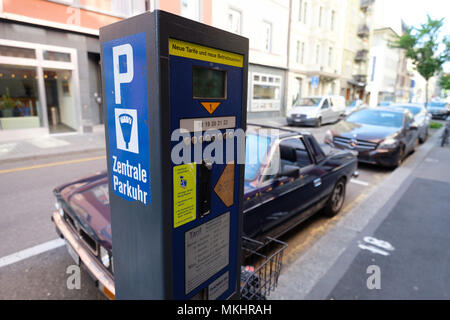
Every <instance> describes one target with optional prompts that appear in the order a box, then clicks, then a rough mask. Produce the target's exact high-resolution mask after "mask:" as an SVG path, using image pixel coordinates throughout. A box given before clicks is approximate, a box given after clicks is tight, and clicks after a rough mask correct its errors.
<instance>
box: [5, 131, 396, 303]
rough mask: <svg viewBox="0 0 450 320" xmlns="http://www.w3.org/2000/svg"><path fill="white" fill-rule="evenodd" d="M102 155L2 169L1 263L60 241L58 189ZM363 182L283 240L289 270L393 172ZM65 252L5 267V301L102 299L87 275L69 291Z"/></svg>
mask: <svg viewBox="0 0 450 320" xmlns="http://www.w3.org/2000/svg"><path fill="white" fill-rule="evenodd" d="M329 127H330V125H325V126H323V127H321V128H290V129H294V130H299V131H310V132H312V133H313V134H314V135H315V136H316V138H317V139H318V141H319V142H322V141H323V136H324V134H325V132H326V130H327V129H328V128H329ZM103 156H104V155H103V154H102V153H101V152H97V153H85V154H78V155H70V156H55V157H52V158H47V159H42V160H34V161H32V160H29V161H21V162H14V163H8V164H1V165H0V181H1V184H0V208H2V210H1V211H2V214H1V215H0V234H1V239H0V240H1V241H0V261H1V259H2V257H3V258H4V257H6V256H10V255H12V254H14V253H17V252H20V251H22V250H24V249H28V248H33V247H34V246H37V245H40V244H43V243H48V242H49V241H51V240H55V239H57V235H56V233H55V230H54V226H53V223H52V222H51V221H50V214H51V212H52V211H53V210H54V198H53V195H52V190H53V188H54V187H55V186H57V185H59V184H62V183H66V182H69V181H72V180H75V179H77V178H80V177H83V176H87V175H91V174H93V173H95V172H98V171H101V170H104V169H105V168H106V163H105V161H106V160H105V159H104V157H103ZM359 170H360V177H359V178H358V179H355V180H354V181H351V182H349V183H348V185H347V196H346V201H345V203H344V208H343V210H342V212H341V213H340V214H339V215H337V216H336V217H334V218H332V219H327V218H325V217H322V216H320V215H317V216H314V217H312V218H310V219H309V220H308V221H306V222H305V223H303V224H302V225H300V226H298V227H297V228H294V229H293V230H291V231H290V232H289V233H287V234H286V235H284V236H283V239H282V240H284V241H287V242H288V243H289V247H288V249H287V252H286V254H285V258H284V259H285V260H284V262H285V263H286V264H289V263H291V262H292V261H295V260H296V259H297V258H298V257H299V256H300V255H302V253H303V252H305V251H306V250H308V248H309V247H310V246H311V245H313V244H314V242H315V241H317V240H318V239H319V238H320V237H321V236H322V235H323V234H325V233H326V232H327V231H328V230H329V229H330V228H331V227H332V226H333V225H334V224H335V223H336V222H337V221H339V219H340V218H341V217H342V216H344V215H345V214H346V213H347V212H348V211H349V210H350V209H351V208H352V207H353V206H355V205H357V204H358V203H360V202H361V201H363V200H364V199H365V198H366V196H367V195H368V194H369V192H370V190H372V188H374V187H375V186H376V185H377V184H378V183H379V182H380V181H382V180H383V179H384V178H385V177H386V176H387V175H389V173H390V172H391V171H390V170H387V169H382V168H377V167H374V166H368V165H364V166H363V165H361V166H360V168H359ZM72 264H73V261H72V260H71V257H70V255H69V254H68V252H67V250H66V248H65V247H64V246H58V247H57V248H54V249H50V250H47V251H45V252H43V253H40V254H37V255H34V256H31V257H29V258H27V259H23V260H21V261H18V262H16V263H13V264H9V265H7V266H3V267H2V266H1V264H0V299H103V296H102V295H101V294H100V293H99V292H98V291H97V290H96V288H95V286H94V283H93V281H91V279H90V278H89V275H88V274H87V273H86V272H84V271H82V273H81V289H80V290H76V289H73V290H69V289H67V285H66V281H67V279H68V277H69V275H68V274H67V273H66V270H67V267H68V266H70V265H72Z"/></svg>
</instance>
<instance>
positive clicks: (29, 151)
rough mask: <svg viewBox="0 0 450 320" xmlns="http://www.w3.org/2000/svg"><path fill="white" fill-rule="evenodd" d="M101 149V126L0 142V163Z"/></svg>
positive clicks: (102, 143) (102, 142)
mask: <svg viewBox="0 0 450 320" xmlns="http://www.w3.org/2000/svg"><path fill="white" fill-rule="evenodd" d="M102 150H105V133H104V130H103V129H102V128H99V129H98V130H95V131H94V132H93V133H85V134H79V133H74V134H56V135H47V136H44V137H38V138H32V139H25V140H17V141H9V142H0V164H1V163H5V162H12V161H18V160H29V159H37V158H43V157H51V156H54V155H61V154H75V153H80V152H88V151H102Z"/></svg>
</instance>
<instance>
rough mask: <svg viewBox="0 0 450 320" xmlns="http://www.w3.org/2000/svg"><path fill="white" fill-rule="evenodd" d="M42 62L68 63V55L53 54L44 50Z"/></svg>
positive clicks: (61, 53) (62, 53)
mask: <svg viewBox="0 0 450 320" xmlns="http://www.w3.org/2000/svg"><path fill="white" fill-rule="evenodd" d="M43 56H44V60H50V61H62V62H70V61H71V60H70V53H64V52H55V51H48V50H45V51H44V53H43Z"/></svg>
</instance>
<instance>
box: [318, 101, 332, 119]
mask: <svg viewBox="0 0 450 320" xmlns="http://www.w3.org/2000/svg"><path fill="white" fill-rule="evenodd" d="M320 113H321V115H322V123H328V122H331V121H333V110H332V109H331V106H330V102H329V100H328V98H325V99H324V100H323V101H322V106H321V107H320Z"/></svg>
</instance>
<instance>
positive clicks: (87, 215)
mask: <svg viewBox="0 0 450 320" xmlns="http://www.w3.org/2000/svg"><path fill="white" fill-rule="evenodd" d="M102 188H104V190H106V191H108V178H107V174H106V172H102V173H100V174H96V175H93V176H90V177H87V178H84V179H80V180H77V181H74V182H72V183H68V184H65V185H62V186H59V187H57V188H56V189H55V193H56V194H57V195H58V197H59V198H60V200H62V201H63V202H64V203H65V204H66V205H67V206H68V207H69V209H70V211H71V214H72V216H74V218H75V219H77V221H78V222H79V223H80V224H81V225H82V226H83V228H84V229H85V230H86V231H87V232H89V233H90V234H91V235H92V236H93V237H94V238H95V239H96V240H97V241H99V242H100V244H101V245H103V246H104V247H105V248H107V249H109V250H111V249H112V237H111V214H110V206H109V194H108V192H105V193H102V192H99V191H98V190H101V189H102ZM256 192H257V188H256V187H255V186H254V185H253V184H252V183H251V182H248V181H245V183H244V199H245V198H246V197H250V196H252V195H253V194H254V193H256Z"/></svg>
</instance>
